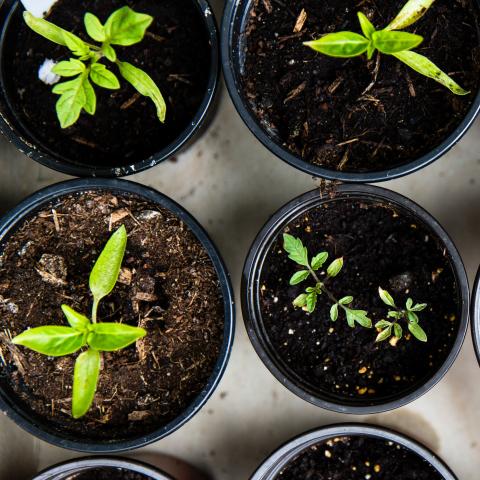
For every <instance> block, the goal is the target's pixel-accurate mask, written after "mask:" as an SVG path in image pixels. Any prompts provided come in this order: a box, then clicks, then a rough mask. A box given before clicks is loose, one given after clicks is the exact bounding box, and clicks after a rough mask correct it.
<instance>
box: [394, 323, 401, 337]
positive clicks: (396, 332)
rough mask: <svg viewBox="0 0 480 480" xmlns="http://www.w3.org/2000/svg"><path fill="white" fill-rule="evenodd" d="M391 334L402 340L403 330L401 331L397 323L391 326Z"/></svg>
mask: <svg viewBox="0 0 480 480" xmlns="http://www.w3.org/2000/svg"><path fill="white" fill-rule="evenodd" d="M393 332H394V334H395V336H396V337H397V338H398V339H400V338H402V336H403V329H402V326H401V325H400V324H399V323H394V324H393Z"/></svg>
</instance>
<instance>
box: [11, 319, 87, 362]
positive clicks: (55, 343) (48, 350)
mask: <svg viewBox="0 0 480 480" xmlns="http://www.w3.org/2000/svg"><path fill="white" fill-rule="evenodd" d="M85 340H86V335H85V334H83V333H82V332H79V331H78V330H74V329H73V328H70V327H62V326H55V325H49V326H46V327H36V328H31V329H29V330H25V331H24V332H22V333H21V334H20V335H17V336H16V337H15V338H14V339H13V340H12V342H13V343H14V344H15V345H22V346H24V347H27V348H29V349H30V350H33V351H34V352H38V353H42V354H43V355H48V356H50V357H61V356H64V355H70V354H71V353H73V352H76V351H77V350H78V349H80V348H81V347H82V346H83V345H85Z"/></svg>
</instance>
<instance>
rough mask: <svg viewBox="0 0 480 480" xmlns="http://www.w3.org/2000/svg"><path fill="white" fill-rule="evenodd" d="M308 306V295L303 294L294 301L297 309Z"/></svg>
mask: <svg viewBox="0 0 480 480" xmlns="http://www.w3.org/2000/svg"><path fill="white" fill-rule="evenodd" d="M306 304H307V294H306V293H302V294H301V295H299V296H298V297H297V298H296V299H295V300H294V301H293V305H294V306H295V307H298V308H302V307H304V306H305V305H306Z"/></svg>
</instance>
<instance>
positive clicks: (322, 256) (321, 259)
mask: <svg viewBox="0 0 480 480" xmlns="http://www.w3.org/2000/svg"><path fill="white" fill-rule="evenodd" d="M327 258H328V253H327V252H321V253H319V254H318V255H316V256H315V257H313V258H312V269H313V270H318V269H319V268H321V267H322V266H323V264H324V263H325V262H326V261H327Z"/></svg>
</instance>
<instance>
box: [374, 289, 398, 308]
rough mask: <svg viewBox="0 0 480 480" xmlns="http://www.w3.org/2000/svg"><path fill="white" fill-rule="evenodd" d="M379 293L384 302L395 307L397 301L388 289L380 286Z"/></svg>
mask: <svg viewBox="0 0 480 480" xmlns="http://www.w3.org/2000/svg"><path fill="white" fill-rule="evenodd" d="M378 294H379V295H380V298H381V299H382V302H383V303H385V304H387V305H388V306H389V307H394V308H395V301H394V300H393V298H392V296H391V295H390V294H389V293H388V292H387V291H386V290H384V289H383V288H382V287H378Z"/></svg>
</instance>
